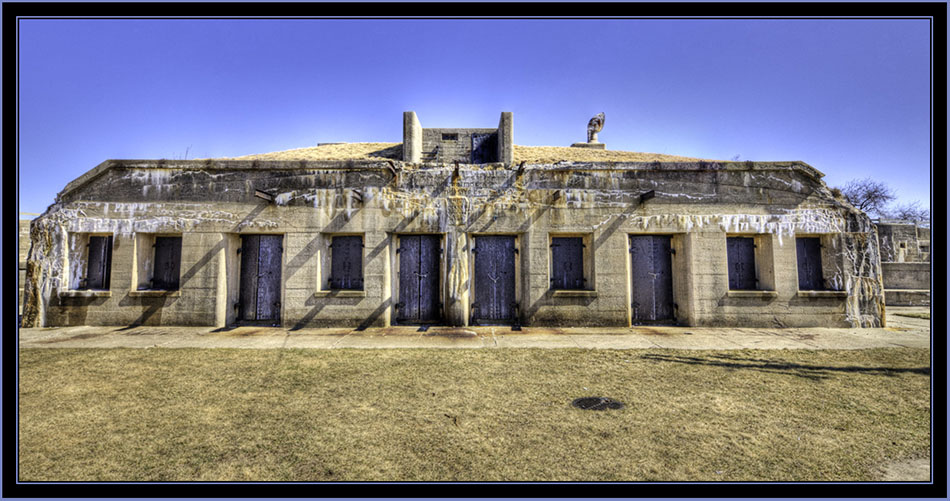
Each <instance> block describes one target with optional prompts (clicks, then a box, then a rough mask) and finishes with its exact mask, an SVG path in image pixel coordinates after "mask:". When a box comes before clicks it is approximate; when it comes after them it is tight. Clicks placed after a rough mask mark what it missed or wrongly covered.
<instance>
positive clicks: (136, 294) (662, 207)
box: [24, 114, 884, 327]
mask: <svg viewBox="0 0 950 501" xmlns="http://www.w3.org/2000/svg"><path fill="white" fill-rule="evenodd" d="M508 118H509V126H510V116H509V117H508ZM404 119H405V121H404V123H405V124H407V125H408V129H409V130H410V133H409V134H407V138H406V139H407V142H406V143H405V144H404V145H403V152H402V154H410V153H407V152H412V151H419V153H420V154H421V153H422V151H423V150H424V149H425V147H424V144H425V142H424V140H423V139H424V131H423V130H417V131H416V132H418V133H419V135H418V139H417V136H416V135H414V134H413V133H411V129H412V128H413V127H414V126H413V125H412V120H413V119H414V114H413V116H409V115H407V116H406V117H404ZM504 120H505V117H504V116H503V117H502V121H503V122H504ZM415 123H416V124H417V123H418V121H417V120H416V121H415ZM509 132H510V127H509ZM409 136H412V137H409ZM412 141H417V142H419V143H421V146H420V145H417V146H419V148H418V150H415V149H414V147H413V146H412V145H411V144H409V143H410V142H412ZM501 142H504V141H501ZM509 151H510V147H509ZM411 155H412V154H410V156H411ZM513 160H514V163H512V162H494V163H486V164H471V163H464V162H460V163H459V164H458V165H454V164H447V163H442V162H406V161H399V160H395V159H392V160H366V159H363V160H349V161H299V162H290V161H286V162H284V161H234V160H191V161H154V160H109V161H106V162H104V163H103V164H101V165H99V166H98V167H96V168H95V169H93V170H91V171H90V172H88V173H86V174H84V175H83V176H81V177H80V178H78V179H76V180H75V181H73V182H72V183H70V184H69V185H67V186H66V188H65V189H64V190H63V191H62V192H61V193H60V194H59V195H58V196H57V199H56V202H55V203H54V204H53V205H52V206H51V207H50V208H49V210H48V211H47V212H46V213H44V214H43V215H42V216H40V217H39V218H37V220H36V221H35V222H34V225H33V229H32V234H31V239H32V243H33V245H32V249H31V251H30V258H29V262H28V273H27V275H28V278H27V286H26V294H27V307H26V308H25V313H24V325H27V326H53V325H78V324H89V325H127V324H146V325H209V326H212V325H217V326H226V325H233V324H235V323H238V322H240V321H241V320H242V319H244V320H246V319H247V318H248V317H249V316H253V312H251V313H250V314H249V313H248V307H247V306H246V304H248V303H247V302H246V300H247V297H248V296H249V295H250V296H253V295H254V294H258V295H257V296H256V297H257V301H258V303H257V304H258V310H257V311H258V312H260V311H262V310H260V304H263V303H262V302H267V304H266V305H265V306H267V308H270V310H269V311H271V312H272V313H266V314H265V316H266V315H273V322H272V323H278V324H280V325H283V326H289V327H319V326H351V327H355V326H386V325H391V324H394V323H397V322H398V321H399V319H400V318H405V317H406V313H405V311H406V310H405V309H406V308H409V307H411V305H413V304H415V305H418V304H419V301H420V300H419V299H418V297H415V296H414V297H413V298H408V295H409V294H417V291H416V289H412V288H411V287H410V288H407V284H409V282H408V281H409V280H410V278H407V277H411V280H416V279H418V280H420V284H421V283H422V281H423V280H424V281H425V283H426V284H429V286H431V287H434V288H435V290H434V292H433V294H434V296H433V298H434V299H433V298H429V299H431V300H430V301H429V303H428V304H429V308H430V310H427V311H430V313H431V315H432V317H431V318H434V319H435V321H436V322H438V323H445V324H449V325H469V324H471V323H472V322H473V321H481V322H483V323H484V322H485V320H484V319H485V318H495V320H498V322H497V323H516V324H523V325H591V326H594V325H599V326H624V325H631V324H632V323H641V320H642V319H643V318H648V317H645V316H643V315H642V314H641V313H642V312H639V309H643V308H647V306H644V303H643V301H642V299H637V298H642V297H643V290H646V289H645V288H646V287H647V286H645V285H644V282H643V280H648V279H643V277H645V276H646V277H649V276H651V274H650V273H649V270H648V272H647V273H644V272H642V270H641V269H640V268H639V267H640V266H641V264H638V263H642V262H644V261H642V259H641V261H638V260H637V259H640V258H637V257H633V258H632V257H631V256H637V255H638V254H637V252H642V250H641V251H638V250H637V248H636V247H637V246H638V245H640V243H637V242H641V243H642V242H647V244H648V245H649V242H654V243H653V244H652V245H653V247H650V249H652V250H649V253H650V254H649V256H648V259H647V260H648V261H649V260H653V261H650V262H651V263H654V264H652V265H651V266H658V268H656V269H657V270H660V268H661V267H662V266H665V268H663V269H664V270H666V271H663V272H662V273H660V274H666V275H667V276H668V278H667V279H668V280H669V283H670V288H671V290H670V291H668V292H667V294H669V299H662V298H661V299H659V300H656V301H665V303H664V304H666V305H667V306H668V308H669V313H668V315H666V316H663V315H659V316H657V318H658V321H660V322H663V321H665V322H669V323H678V324H681V325H697V326H698V325H707V326H816V325H820V326H881V325H882V324H883V319H884V315H883V304H884V297H883V296H884V292H883V287H882V283H881V272H880V258H879V255H878V242H877V236H876V233H875V231H874V227H873V225H872V224H871V222H870V220H869V219H868V218H867V217H866V216H865V215H864V214H863V213H861V212H859V211H856V210H855V209H853V208H852V207H851V206H849V205H847V203H846V202H843V201H841V200H837V199H835V198H834V197H833V195H832V194H831V193H830V191H829V190H828V189H827V187H826V186H825V184H824V183H823V182H822V181H821V177H822V174H821V173H820V172H818V171H817V170H815V169H814V168H812V167H810V166H808V165H807V164H804V163H801V162H703V161H697V162H691V163H674V162H665V163H664V162H654V163H644V162H639V163H638V162H574V163H567V162H565V163H558V164H519V163H518V159H517V158H514V159H513ZM257 192H263V193H265V197H264V198H268V196H266V194H270V195H272V196H273V200H272V201H268V200H266V199H262V198H258V197H256V196H255V193H257ZM248 235H276V236H278V238H277V239H276V240H273V241H274V242H279V246H278V244H274V245H273V246H272V247H270V248H269V250H267V252H269V253H270V254H267V255H268V256H269V257H268V259H271V261H268V262H275V263H279V266H277V267H276V269H275V270H272V271H274V272H275V273H276V275H277V277H278V278H276V279H274V280H275V282H273V283H275V284H278V286H277V290H276V291H263V289H260V288H259V289H252V292H250V293H249V292H246V291H243V288H244V287H245V284H246V283H247V281H248V280H250V279H248V278H247V277H246V276H245V275H247V273H248V272H246V269H247V265H246V262H245V261H247V259H249V258H247V257H246V256H247V252H249V251H248V248H249V247H248V245H249V244H248V242H249V241H251V240H249V239H248V238H247V236H248ZM422 235H430V236H431V237H430V238H427V239H423V240H418V239H416V240H413V236H422ZM644 235H650V236H654V237H655V239H653V240H650V239H647V240H643V239H639V240H638V239H636V238H632V237H635V236H644ZM97 236H101V237H108V236H111V237H112V240H111V254H110V255H109V259H110V260H111V261H109V260H107V261H106V263H107V264H108V263H111V264H110V266H111V268H110V270H111V276H110V277H109V278H108V280H107V281H108V287H107V288H104V289H101V290H90V289H89V288H88V287H87V288H83V282H82V281H83V280H85V279H86V278H87V277H84V276H83V275H84V274H85V273H88V272H87V271H85V270H87V269H91V267H90V266H89V262H88V260H89V259H91V258H90V257H89V253H90V252H91V251H87V250H85V249H90V248H96V249H99V247H96V245H98V244H94V243H90V242H92V239H93V238H94V237H97ZM162 236H165V237H169V238H178V237H180V239H181V240H180V271H179V272H178V275H176V278H178V277H180V286H179V287H178V288H177V289H176V290H151V289H147V288H145V287H143V284H147V283H150V282H149V280H151V276H149V277H147V280H146V279H143V278H142V277H141V276H140V275H146V274H149V275H150V274H151V273H153V272H152V271H149V270H150V268H149V266H153V265H150V264H148V263H147V262H146V261H148V260H149V259H152V256H156V259H157V254H154V252H155V251H153V250H152V249H153V247H151V245H154V242H155V241H156V240H155V238H156V237H162ZM345 237H358V240H356V242H357V247H347V249H350V250H347V251H346V252H352V253H355V254H354V255H355V256H356V258H355V264H356V266H357V267H358V272H353V271H352V270H350V269H349V268H348V269H347V273H359V280H360V285H359V286H357V287H341V286H339V284H340V282H339V278H338V274H339V273H340V268H341V266H342V265H341V264H340V263H341V262H342V261H341V262H337V256H342V255H343V254H342V252H343V251H342V250H341V248H342V247H340V246H336V247H335V244H334V242H337V243H339V244H342V243H343V242H350V243H352V242H353V240H352V239H347V238H345ZM488 237H505V238H488ZM733 237H739V238H738V239H737V240H735V241H741V240H742V239H743V238H749V239H752V240H749V241H748V242H749V243H750V246H749V249H753V247H754V250H752V251H750V252H754V280H755V284H756V285H755V287H754V288H743V289H736V288H735V287H731V285H730V284H731V279H732V277H731V276H730V270H729V268H730V266H729V265H730V264H732V261H731V259H732V258H731V257H728V256H729V255H730V252H732V251H730V250H729V249H727V243H729V242H733V241H734V240H729V239H730V238H733ZM554 239H559V240H554ZM808 239H810V240H808ZM798 240H802V241H803V242H804V241H805V240H808V241H809V242H813V243H814V245H815V247H814V248H815V249H819V248H820V251H818V250H816V251H815V252H820V260H819V259H818V257H816V256H813V258H814V260H813V262H815V263H818V262H820V270H813V272H814V273H817V274H818V275H816V276H818V277H820V282H821V283H820V284H819V285H817V286H813V287H810V288H808V290H802V289H801V287H800V285H801V284H802V283H803V282H802V278H801V273H800V272H799V270H798V264H797V263H800V262H804V261H801V258H800V254H801V252H802V251H801V250H797V249H798V246H797V245H796V242H797V241H798ZM97 241H98V242H108V240H97ZM254 241H255V242H257V240H254ZM261 241H262V242H263V239H262V240H261ZM420 241H421V242H423V244H419V243H418V242H420ZM410 242H416V243H413V244H412V245H416V247H412V245H410ZM425 242H428V243H425ZM559 242H566V243H572V242H573V243H574V244H576V247H574V249H575V250H574V251H572V252H575V251H576V255H575V254H572V255H571V256H572V257H570V259H574V260H575V261H573V262H576V263H577V266H578V267H579V268H578V269H573V270H568V271H570V272H571V273H575V275H574V277H575V282H573V283H576V284H577V285H576V286H574V285H571V286H564V285H561V286H557V287H555V286H554V285H552V284H555V283H557V282H556V281H557V280H559V278H557V277H555V276H554V275H555V274H556V273H560V271H558V270H559V269H557V268H556V266H555V264H554V263H553V262H552V259H554V258H556V257H557V255H556V254H555V252H562V251H559V250H557V251H556V250H554V249H555V248H556V245H560V243H559ZM740 243H741V242H740ZM752 243H754V246H752V245H751V244H752ZM360 244H361V247H360V246H359V245H360ZM819 244H820V246H819ZM87 245H90V246H91V247H87ZM419 245H423V247H419ZM425 245H428V246H429V247H428V249H429V250H428V251H423V252H422V254H418V255H417V254H413V253H415V252H417V250H418V249H420V248H424V247H425ZM729 245H732V244H729ZM242 246H243V252H244V253H243V254H242V253H241V252H239V251H240V250H241V249H242ZM254 246H255V247H254V249H257V244H256V243H255V244H254ZM492 246H495V247H492ZM664 246H666V247H664ZM353 249H356V250H353ZM413 249H416V250H413ZM658 249H659V250H658ZM488 250H491V252H499V254H498V255H499V256H508V257H506V258H504V259H510V260H511V261H512V262H511V267H512V268H511V269H512V270H513V274H512V275H510V276H511V278H510V280H511V283H510V286H511V292H510V293H507V292H505V294H509V295H510V300H509V299H504V300H498V299H497V298H496V296H495V295H485V292H484V291H485V290H486V289H485V288H486V287H495V285H492V284H493V283H496V281H497V280H499V276H500V275H499V274H505V273H508V272H507V271H505V270H504V269H503V267H499V268H496V267H495V262H496V261H503V260H504V259H500V258H499V259H495V258H492V259H489V260H487V261H486V260H485V259H484V256H485V254H484V252H488ZM400 251H402V252H400ZM479 251H481V252H482V253H483V254H481V256H482V257H481V258H480V257H479V254H478V253H479ZM97 252H98V251H97ZM254 252H258V250H254ZM260 252H261V255H262V256H263V255H264V252H265V248H264V246H263V244H261V246H260ZM426 252H428V254H427V253H426ZM84 253H85V254H84ZM334 253H336V254H334ZM797 253H798V254H797ZM410 254H411V255H412V256H413V257H412V258H411V259H409V258H407V257H406V256H407V255H410ZM565 255H566V254H565ZM418 256H422V257H418ZM425 256H428V257H425ZM433 256H436V257H433ZM255 259H256V258H255ZM263 259H264V258H263V257H261V258H260V260H261V261H260V262H261V263H263V262H264V261H263ZM480 259H481V260H480ZM558 259H560V258H558ZM749 259H750V260H751V259H752V258H751V257H750V258H749ZM664 260H666V261H665V262H667V263H668V264H665V265H660V264H655V263H661V262H664ZM749 262H750V263H751V261H749ZM485 263H488V264H485ZM352 264H353V262H350V261H348V262H347V264H346V265H345V266H348V267H349V266H351V265H352ZM275 266H276V265H275ZM410 266H412V267H415V268H413V270H409V267H410ZM425 266H428V268H425ZM809 266H812V265H809ZM479 267H482V269H478V268H479ZM486 267H491V269H488V268H486ZM423 268H425V269H423ZM255 270H263V265H262V264H261V265H259V267H258V268H255ZM425 270H428V271H425ZM565 270H566V268H565ZM751 272H752V271H749V273H751ZM261 273H263V271H261ZM565 273H567V271H565ZM658 273H659V272H658ZM260 276H263V275H260ZM652 276H654V277H655V276H657V273H653V274H652ZM423 277H424V278H423ZM260 280H264V279H263V278H261V279H260ZM505 280H507V279H505ZM502 281H504V280H502ZM489 282H491V283H489ZM335 284H336V285H335ZM496 285H497V284H496ZM258 287H260V286H258ZM420 287H421V286H420ZM651 287H652V286H651ZM410 290H412V291H415V292H407V291H410ZM492 290H493V291H495V290H496V289H492ZM499 290H500V289H499ZM657 290H659V289H657ZM242 291H243V292H242ZM261 291H263V292H261ZM502 292H503V291H502ZM492 294H495V293H494V292H492ZM505 297H506V298H507V297H508V296H505ZM655 297H660V296H659V293H656V296H655ZM265 299H266V301H265ZM427 300H428V299H427ZM433 301H434V302H433ZM489 303H490V307H489V306H486V304H489ZM496 303H497V304H496ZM496 306H497V307H498V308H501V310H498V311H502V310H503V311H504V312H505V313H504V314H503V316H504V318H501V319H500V320H499V319H498V318H496V317H497V315H496V317H492V313H491V312H490V311H489V310H490V309H493V308H496ZM654 309H656V307H655V305H654ZM492 311H494V310H492ZM638 315H639V316H638ZM267 318H271V317H267Z"/></svg>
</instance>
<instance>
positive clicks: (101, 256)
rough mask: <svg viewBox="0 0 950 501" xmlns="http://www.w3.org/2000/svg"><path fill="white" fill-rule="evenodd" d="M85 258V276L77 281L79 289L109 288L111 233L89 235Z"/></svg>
mask: <svg viewBox="0 0 950 501" xmlns="http://www.w3.org/2000/svg"><path fill="white" fill-rule="evenodd" d="M88 249H89V250H88V254H87V256H88V257H87V260H86V264H87V266H86V277H85V278H84V279H82V280H80V282H79V288H80V289H86V290H109V281H110V279H111V275H112V235H109V236H90V237H89V244H88Z"/></svg>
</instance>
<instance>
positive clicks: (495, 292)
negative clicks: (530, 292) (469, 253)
mask: <svg viewBox="0 0 950 501" xmlns="http://www.w3.org/2000/svg"><path fill="white" fill-rule="evenodd" d="M474 253H475V283H474V284H473V286H474V289H475V302H474V303H473V304H472V308H473V311H472V317H473V319H474V320H475V322H476V323H479V324H509V323H512V322H514V320H515V318H514V317H515V237H513V236H494V235H492V236H478V237H475V249H474Z"/></svg>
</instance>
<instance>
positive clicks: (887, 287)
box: [875, 220, 931, 306]
mask: <svg viewBox="0 0 950 501" xmlns="http://www.w3.org/2000/svg"><path fill="white" fill-rule="evenodd" d="M875 226H876V227H877V235H878V242H879V245H880V248H881V272H882V273H883V279H884V298H885V299H884V301H885V303H886V304H888V305H890V306H929V305H930V268H931V265H930V228H925V227H921V226H918V225H917V224H916V223H914V222H912V221H896V220H882V221H878V222H877V223H876V225H875Z"/></svg>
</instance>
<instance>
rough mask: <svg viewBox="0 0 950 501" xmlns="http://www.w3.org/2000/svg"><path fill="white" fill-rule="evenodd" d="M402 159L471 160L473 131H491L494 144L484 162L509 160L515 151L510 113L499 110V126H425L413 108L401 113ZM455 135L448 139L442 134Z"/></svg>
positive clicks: (468, 161) (434, 161)
mask: <svg viewBox="0 0 950 501" xmlns="http://www.w3.org/2000/svg"><path fill="white" fill-rule="evenodd" d="M402 130H403V161H404V162H411V163H419V162H433V163H454V162H460V163H471V161H472V134H491V135H493V136H494V137H493V138H492V139H490V140H491V141H494V142H495V148H494V149H493V150H492V151H491V152H490V154H489V155H488V157H489V158H487V161H486V162H484V163H494V162H501V163H505V164H510V163H511V162H512V158H513V155H514V146H513V143H512V140H513V137H514V121H513V117H512V113H511V112H510V111H505V112H502V113H501V117H500V119H499V121H498V128H497V129H491V128H426V129H423V128H422V126H421V125H420V123H419V118H418V117H417V116H416V113H415V112H413V111H407V112H404V113H403V129H402ZM444 134H448V135H454V136H455V139H447V138H445V137H444V136H443V135H444Z"/></svg>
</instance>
